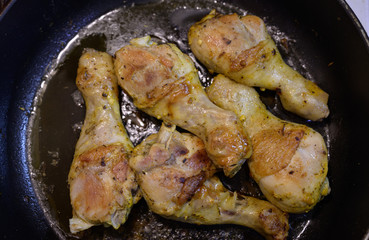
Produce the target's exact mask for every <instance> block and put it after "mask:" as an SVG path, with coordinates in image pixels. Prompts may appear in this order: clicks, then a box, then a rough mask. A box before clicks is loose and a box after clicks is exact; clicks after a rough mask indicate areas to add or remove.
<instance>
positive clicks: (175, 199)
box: [130, 125, 289, 239]
mask: <svg viewBox="0 0 369 240" xmlns="http://www.w3.org/2000/svg"><path fill="white" fill-rule="evenodd" d="M130 166H131V167H132V169H134V171H135V172H136V176H137V181H138V182H139V185H140V188H141V190H142V193H143V196H144V198H145V200H146V202H147V204H148V206H149V208H150V209H151V210H152V211H153V212H155V213H157V214H159V215H161V216H163V217H166V218H169V219H173V220H178V221H183V222H188V223H195V224H238V225H242V226H247V227H250V228H253V229H255V230H256V231H258V232H259V233H260V234H262V235H263V236H265V237H266V238H267V239H285V238H286V236H287V234H288V227H289V226H288V218H287V214H285V213H283V212H282V211H280V210H279V209H278V208H276V207H275V206H273V205H272V204H270V203H269V202H267V201H263V200H259V199H256V198H252V197H246V196H242V195H239V194H237V193H235V192H234V193H233V192H230V191H228V190H227V189H225V188H224V187H223V185H222V183H221V182H220V180H219V179H218V178H217V177H215V176H213V177H211V176H212V175H213V173H214V172H215V167H214V166H213V164H212V162H211V161H210V159H209V158H208V156H207V154H206V151H205V148H204V144H203V142H202V141H201V139H199V138H198V137H196V136H194V135H192V134H189V133H182V134H181V133H179V132H177V131H175V127H174V126H166V125H162V127H161V129H160V131H159V132H158V133H157V134H153V135H151V136H149V137H148V138H147V139H145V140H144V141H143V142H142V143H141V144H139V145H138V146H137V147H136V148H135V149H134V151H133V154H132V158H131V159H130ZM209 177H210V178H209Z"/></svg>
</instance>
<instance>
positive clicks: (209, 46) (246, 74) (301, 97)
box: [188, 10, 329, 121]
mask: <svg viewBox="0 0 369 240" xmlns="http://www.w3.org/2000/svg"><path fill="white" fill-rule="evenodd" d="M188 40H189V44H190V47H191V50H192V52H193V53H194V54H195V56H196V58H197V59H199V60H200V62H202V63H203V64H204V65H205V66H206V67H207V68H208V69H209V70H210V71H214V72H217V73H221V74H223V75H225V76H227V77H229V78H231V79H232V80H234V81H236V82H239V83H243V84H246V85H248V86H256V87H262V88H266V89H270V90H275V91H277V93H278V95H279V97H280V99H281V102H282V105H283V107H284V108H285V109H286V110H288V111H291V112H293V113H296V114H297V115H299V116H301V117H304V118H307V119H310V120H314V121H315V120H319V119H322V118H326V117H327V116H328V115H329V109H328V106H327V102H328V94H327V93H326V92H324V91H323V90H322V89H320V88H319V87H318V86H317V85H316V84H315V83H313V82H312V81H309V80H307V79H305V78H304V77H302V76H301V75H300V74H299V73H298V72H296V71H295V70H293V69H292V68H291V67H289V66H288V65H287V64H285V62H284V61H283V59H282V57H281V55H280V53H279V52H278V49H277V47H276V45H275V43H274V42H273V40H272V39H271V37H270V36H269V34H268V33H267V30H266V27H265V24H264V22H263V20H261V19H260V18H259V17H256V16H249V15H247V16H244V17H240V16H238V15H237V14H231V15H221V14H218V13H217V12H215V10H213V11H211V12H210V14H209V15H207V16H206V17H204V18H203V19H202V20H201V21H199V22H198V23H196V24H194V25H193V26H192V27H191V28H190V30H189V33H188Z"/></svg>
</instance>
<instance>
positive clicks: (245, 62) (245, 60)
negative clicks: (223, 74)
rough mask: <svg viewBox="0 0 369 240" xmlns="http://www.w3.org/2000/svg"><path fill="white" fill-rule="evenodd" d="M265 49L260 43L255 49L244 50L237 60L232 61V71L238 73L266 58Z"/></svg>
mask: <svg viewBox="0 0 369 240" xmlns="http://www.w3.org/2000/svg"><path fill="white" fill-rule="evenodd" d="M263 49H264V44H263V43H259V44H258V45H256V46H255V47H252V48H249V49H246V50H243V51H242V52H241V53H240V54H239V55H237V57H236V58H233V59H231V65H230V71H232V72H238V71H240V70H241V69H243V68H246V67H248V66H250V65H252V64H254V63H255V62H257V61H260V59H263V58H265V57H266V55H265V54H263Z"/></svg>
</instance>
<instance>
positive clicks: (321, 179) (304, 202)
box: [207, 75, 330, 213]
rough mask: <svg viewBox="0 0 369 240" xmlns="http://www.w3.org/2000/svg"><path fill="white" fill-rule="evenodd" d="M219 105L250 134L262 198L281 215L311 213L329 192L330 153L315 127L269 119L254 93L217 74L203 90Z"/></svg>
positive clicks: (251, 165)
mask: <svg viewBox="0 0 369 240" xmlns="http://www.w3.org/2000/svg"><path fill="white" fill-rule="evenodd" d="M207 93H208V96H209V98H210V99H211V100H212V101H213V102H214V103H215V104H217V105H218V106H220V107H222V108H225V109H228V110H231V111H234V112H235V113H236V114H237V115H238V116H239V117H240V119H241V120H242V122H243V125H244V127H245V128H246V129H248V132H249V134H250V137H251V139H252V144H253V149H254V151H253V155H252V156H251V158H250V160H249V161H248V165H249V168H250V173H251V176H252V177H253V178H254V179H255V180H256V182H257V183H258V184H259V186H260V189H261V190H262V192H263V193H264V195H265V196H266V198H267V199H268V200H269V201H270V202H272V203H273V204H274V205H276V206H277V207H279V208H280V209H282V210H283V211H286V212H290V213H302V212H307V211H309V210H310V209H312V208H313V207H314V206H315V205H316V204H317V203H318V202H319V201H320V200H321V199H322V198H323V197H324V196H326V195H327V194H328V193H329V192H330V188H329V182H328V178H327V172H328V152H327V148H326V145H325V142H324V139H323V137H322V136H321V135H320V134H319V133H317V132H316V131H314V130H313V129H311V128H309V127H307V126H305V125H301V124H295V123H291V122H288V121H283V120H281V119H279V118H277V117H275V116H274V115H272V114H271V113H270V112H269V111H268V110H267V109H266V107H265V105H264V104H263V103H262V102H261V100H260V99H259V95H258V93H257V92H256V91H255V89H253V88H251V87H247V86H245V85H243V84H239V83H236V82H234V81H231V80H230V79H229V78H227V77H225V76H223V75H218V76H216V77H215V78H214V81H213V84H212V85H211V86H210V87H208V88H207Z"/></svg>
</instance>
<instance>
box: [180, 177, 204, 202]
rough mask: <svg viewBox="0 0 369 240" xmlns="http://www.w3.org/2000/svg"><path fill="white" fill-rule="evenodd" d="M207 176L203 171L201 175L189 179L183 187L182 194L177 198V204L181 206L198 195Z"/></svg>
mask: <svg viewBox="0 0 369 240" xmlns="http://www.w3.org/2000/svg"><path fill="white" fill-rule="evenodd" d="M206 175H207V174H206V173H205V172H204V171H202V172H200V174H198V175H195V176H192V177H189V178H187V179H186V180H185V181H184V183H183V186H182V189H181V192H180V194H179V196H178V198H177V203H178V204H179V205H180V206H181V205H183V204H185V203H186V202H187V201H189V200H190V199H191V198H192V197H193V196H194V195H195V193H196V191H197V189H198V188H199V187H201V186H202V184H203V183H204V182H205V180H206V179H207V176H206Z"/></svg>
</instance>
